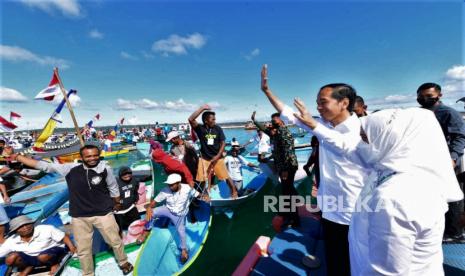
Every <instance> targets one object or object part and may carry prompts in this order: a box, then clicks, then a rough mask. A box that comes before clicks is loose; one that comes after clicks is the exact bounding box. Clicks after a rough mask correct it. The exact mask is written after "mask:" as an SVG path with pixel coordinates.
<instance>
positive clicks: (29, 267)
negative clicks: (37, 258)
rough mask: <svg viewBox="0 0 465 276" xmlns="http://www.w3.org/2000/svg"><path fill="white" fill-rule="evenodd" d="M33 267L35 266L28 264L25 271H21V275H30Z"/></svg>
mask: <svg viewBox="0 0 465 276" xmlns="http://www.w3.org/2000/svg"><path fill="white" fill-rule="evenodd" d="M33 269H34V267H33V266H28V267H26V268H25V269H23V271H21V272H20V273H19V274H18V275H19V276H27V275H29V273H31V272H32V270H33Z"/></svg>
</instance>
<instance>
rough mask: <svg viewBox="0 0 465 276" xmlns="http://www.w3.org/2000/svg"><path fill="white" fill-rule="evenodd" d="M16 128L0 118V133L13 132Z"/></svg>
mask: <svg viewBox="0 0 465 276" xmlns="http://www.w3.org/2000/svg"><path fill="white" fill-rule="evenodd" d="M15 128H17V126H16V125H15V124H13V123H12V122H9V121H7V120H6V119H5V118H3V117H2V116H0V131H3V132H10V131H13V130H14V129H15Z"/></svg>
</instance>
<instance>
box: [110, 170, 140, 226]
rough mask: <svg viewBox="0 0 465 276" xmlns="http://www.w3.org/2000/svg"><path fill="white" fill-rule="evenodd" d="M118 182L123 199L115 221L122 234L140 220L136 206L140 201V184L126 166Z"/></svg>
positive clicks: (120, 173) (120, 172)
mask: <svg viewBox="0 0 465 276" xmlns="http://www.w3.org/2000/svg"><path fill="white" fill-rule="evenodd" d="M116 182H118V187H119V194H120V197H121V210H119V211H115V219H116V223H118V226H119V231H120V234H122V232H123V230H127V229H128V227H129V225H130V224H131V223H132V222H133V221H136V220H138V219H140V215H139V211H138V210H137V206H136V204H137V201H138V200H139V182H138V181H137V180H136V179H135V178H134V177H133V176H132V170H131V168H129V167H126V166H123V167H121V168H120V169H119V172H118V178H117V179H116Z"/></svg>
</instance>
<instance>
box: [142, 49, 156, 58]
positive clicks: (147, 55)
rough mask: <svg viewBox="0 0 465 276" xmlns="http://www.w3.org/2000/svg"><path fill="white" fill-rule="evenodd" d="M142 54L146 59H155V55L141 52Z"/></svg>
mask: <svg viewBox="0 0 465 276" xmlns="http://www.w3.org/2000/svg"><path fill="white" fill-rule="evenodd" d="M141 54H142V56H143V57H144V58H145V59H153V58H154V57H155V56H154V55H152V54H150V53H147V52H146V51H141Z"/></svg>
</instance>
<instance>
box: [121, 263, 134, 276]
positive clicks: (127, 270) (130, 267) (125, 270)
mask: <svg viewBox="0 0 465 276" xmlns="http://www.w3.org/2000/svg"><path fill="white" fill-rule="evenodd" d="M119 268H120V269H121V270H122V271H123V274H124V275H128V274H129V273H131V272H132V271H133V270H134V266H133V265H132V264H131V263H130V262H127V263H125V264H124V265H122V266H120V267H119Z"/></svg>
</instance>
